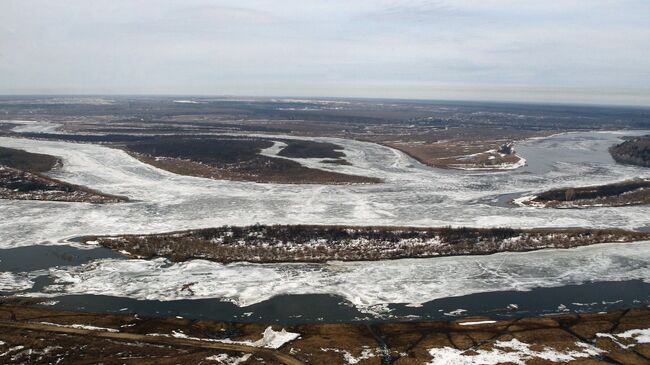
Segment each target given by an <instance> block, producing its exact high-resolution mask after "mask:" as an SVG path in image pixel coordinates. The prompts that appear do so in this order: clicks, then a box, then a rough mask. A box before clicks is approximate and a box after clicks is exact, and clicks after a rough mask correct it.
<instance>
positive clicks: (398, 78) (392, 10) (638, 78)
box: [0, 0, 650, 105]
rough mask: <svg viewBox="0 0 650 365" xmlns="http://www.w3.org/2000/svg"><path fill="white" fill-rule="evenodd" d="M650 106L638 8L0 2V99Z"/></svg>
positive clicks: (570, 1)
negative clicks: (90, 96)
mask: <svg viewBox="0 0 650 365" xmlns="http://www.w3.org/2000/svg"><path fill="white" fill-rule="evenodd" d="M12 93H23V94H24V93H79V94H84V93H94V94H105V93H112V94H115V93H117V94H134V93H147V94H209V95H224V94H231V95H285V96H363V97H393V98H423V99H474V100H533V101H553V102H595V103H609V104H616V103H623V104H643V105H650V1H648V0H548V1H541V0H535V1H526V0H476V1H472V0H457V1H451V0H448V1H417V0H407V1H385V0H327V1H308V0H269V1H256V0H237V1H234V0H233V1H229V0H224V1H221V0H214V1H208V0H175V1H171V0H128V1H127V0H67V1H66V0H56V1H54V0H15V1H14V0H0V94H12Z"/></svg>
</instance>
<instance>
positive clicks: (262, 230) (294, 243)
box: [83, 225, 650, 263]
mask: <svg viewBox="0 0 650 365" xmlns="http://www.w3.org/2000/svg"><path fill="white" fill-rule="evenodd" d="M643 239H650V233H648V232H646V233H643V232H632V231H624V230H618V229H606V230H603V229H600V230H598V229H531V230H525V229H513V228H465V227H461V228H452V227H442V228H417V227H348V226H313V225H270V226H266V225H254V226H247V227H231V226H223V227H217V228H210V229H200V230H191V231H184V232H173V233H163V234H153V235H125V236H112V237H111V236H104V237H85V238H84V239H83V242H88V241H94V242H97V243H99V244H101V245H103V246H105V247H109V248H112V249H115V250H119V251H126V252H128V253H130V254H132V255H135V256H138V257H144V258H152V257H156V256H164V257H167V258H169V259H171V260H173V261H184V260H188V259H196V258H202V259H208V260H214V261H219V262H234V261H249V262H260V263H262V262H322V261H327V260H345V261H357V260H384V259H397V258H415V257H435V256H449V255H476V254H490V253H495V252H503V251H528V250H535V249H541V248H550V247H554V248H569V247H576V246H583V245H589V244H595V243H603V242H627V241H635V240H643Z"/></svg>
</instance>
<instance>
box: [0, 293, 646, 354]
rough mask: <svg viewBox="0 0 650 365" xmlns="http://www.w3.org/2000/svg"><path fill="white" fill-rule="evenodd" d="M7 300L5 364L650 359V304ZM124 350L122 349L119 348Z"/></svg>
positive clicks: (2, 339) (2, 318)
mask: <svg viewBox="0 0 650 365" xmlns="http://www.w3.org/2000/svg"><path fill="white" fill-rule="evenodd" d="M37 301H38V300H34V301H31V302H20V301H12V300H5V302H4V304H1V305H0V327H1V328H2V330H1V331H0V357H1V358H2V362H3V363H5V364H19V363H25V362H29V363H51V362H54V363H59V364H75V363H79V362H85V363H93V362H96V361H101V362H103V363H110V364H112V363H126V364H142V363H156V364H175V363H204V364H233V363H237V364H262V363H265V364H291V365H294V364H296V365H297V364H308V363H312V364H377V365H379V364H384V363H392V364H402V365H406V364H449V363H468V364H469V363H477V362H480V361H483V362H485V361H488V360H489V363H490V364H501V363H529V362H530V363H548V362H566V363H576V364H577V363H580V364H584V363H590V364H591V363H594V364H597V363H617V364H644V363H647V362H648V361H650V340H649V336H650V328H649V327H650V309H648V308H639V309H623V310H615V311H610V312H600V313H583V314H554V315H548V316H543V317H524V318H516V319H510V320H493V319H490V318H488V317H475V318H463V319H460V320H453V321H417V322H389V323H375V324H349V323H347V324H346V323H338V324H302V325H300V324H295V325H278V324H274V325H267V324H263V323H230V322H218V321H209V320H191V319H186V318H182V317H148V318H147V317H140V316H138V315H137V314H135V313H125V314H104V313H101V314H100V313H91V312H72V311H59V310H52V309H48V308H42V307H34V306H33V305H34V304H35V303H36V302H37ZM118 354H119V356H118Z"/></svg>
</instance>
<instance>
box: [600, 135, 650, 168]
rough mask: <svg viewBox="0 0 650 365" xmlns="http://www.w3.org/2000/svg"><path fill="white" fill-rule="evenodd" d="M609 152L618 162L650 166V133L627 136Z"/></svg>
mask: <svg viewBox="0 0 650 365" xmlns="http://www.w3.org/2000/svg"><path fill="white" fill-rule="evenodd" d="M609 153H610V154H611V155H612V157H613V158H614V160H615V161H616V162H618V163H622V164H630V165H638V166H645V167H650V135H647V136H643V137H632V138H629V139H628V140H626V141H625V142H623V143H621V144H617V145H616V146H613V147H611V148H610V149H609Z"/></svg>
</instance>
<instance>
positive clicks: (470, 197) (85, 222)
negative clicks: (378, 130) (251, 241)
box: [0, 132, 650, 308]
mask: <svg viewBox="0 0 650 365" xmlns="http://www.w3.org/2000/svg"><path fill="white" fill-rule="evenodd" d="M628 133H629V134H631V133H632V132H625V134H628ZM622 135H623V134H621V133H616V132H607V133H596V132H585V133H569V134H561V135H556V136H552V137H548V138H537V139H530V140H527V141H524V142H521V143H519V144H518V145H517V146H516V148H517V150H518V153H519V154H520V155H521V156H522V157H524V158H525V159H526V160H527V166H525V167H523V168H520V169H517V170H514V171H507V172H465V171H448V170H441V169H434V168H429V167H426V166H423V165H421V164H419V163H418V162H416V161H414V160H413V159H411V158H409V157H408V156H406V155H404V154H403V153H401V152H399V151H396V150H394V149H390V148H387V147H384V146H380V145H376V144H372V143H366V142H359V141H350V140H341V139H333V138H322V139H321V140H325V141H330V142H334V143H337V144H339V145H342V146H344V147H345V151H344V152H345V154H346V156H347V159H348V161H350V162H351V163H352V166H345V165H332V164H323V163H321V162H320V160H317V159H296V160H297V161H299V162H301V163H303V164H305V165H308V166H313V167H320V168H325V169H330V170H332V171H339V172H344V173H350V174H359V175H366V176H375V177H380V178H382V179H384V181H385V182H384V183H382V184H376V185H343V186H323V185H298V184H293V185H292V184H258V183H250V182H233V181H214V180H209V179H203V178H195V177H187V176H180V175H175V174H172V173H169V172H166V171H162V170H159V169H157V168H154V167H151V166H149V165H146V164H143V163H141V162H139V161H138V160H136V159H133V158H131V157H130V156H128V155H127V154H126V153H124V152H123V151H121V150H117V149H111V148H108V147H105V146H100V145H93V144H82V143H68V142H56V141H38V140H29V139H17V138H6V137H4V138H0V146H4V147H12V148H19V149H24V150H27V151H30V152H37V153H46V154H52V155H56V156H59V157H61V158H62V159H63V167H62V168H60V169H58V170H56V171H54V172H52V173H51V175H52V176H53V177H55V178H58V179H61V180H64V181H67V182H70V183H74V184H81V185H86V186H89V187H92V188H95V189H98V190H100V191H103V192H106V193H111V194H118V195H125V196H128V197H129V198H131V199H132V200H134V201H133V202H129V203H123V204H107V205H93V204H85V203H59V202H37V201H9V200H4V201H0V249H2V248H11V247H17V246H27V245H35V244H41V243H44V244H63V243H66V240H67V239H69V238H71V237H75V236H79V235H87V234H117V233H145V232H161V231H170V230H178V229H187V228H199V227H210V226H218V225H224V224H232V225H246V224H253V223H267V224H272V223H316V224H359V225H367V224H371V225H415V226H443V225H453V226H463V225H464V226H476V227H490V226H513V227H566V226H582V227H599V228H602V227H621V228H638V227H643V226H647V225H648V224H650V222H649V219H648V217H650V207H647V206H639V207H624V208H598V209H575V210H573V209H565V210H553V209H539V208H513V207H507V206H503V205H502V204H497V201H498V200H499V198H500V197H501V196H503V195H505V194H512V195H514V196H517V195H520V194H527V193H530V192H535V191H540V190H546V189H550V188H555V187H562V186H570V185H589V184H602V183H610V182H615V181H620V180H624V179H630V178H635V177H649V176H650V173H649V172H648V170H647V169H643V168H639V167H634V166H623V165H618V164H615V163H614V161H613V160H612V159H611V157H610V156H609V154H608V153H607V148H608V147H609V146H611V145H612V144H614V143H617V142H619V141H620V139H619V138H620V137H621V136H622ZM276 150H277V148H276V149H273V148H272V149H268V150H267V151H265V153H266V154H271V155H273V154H275V153H277V151H276ZM648 251H649V250H648V243H636V244H628V245H620V244H619V245H616V246H613V245H598V246H593V247H587V248H582V249H577V250H566V251H561V250H552V251H540V252H533V253H526V254H499V255H491V256H480V257H472V256H468V257H450V258H437V259H419V260H396V261H390V262H381V263H378V262H362V263H327V264H322V265H314V264H311V265H301V264H278V265H254V264H246V263H240V264H231V265H221V264H217V263H212V262H207V261H202V260H193V261H189V262H185V263H178V264H170V263H169V262H167V261H166V260H163V259H157V260H151V261H146V260H111V259H101V260H97V261H95V262H92V263H89V264H86V265H82V266H77V267H63V268H58V269H52V270H51V271H50V275H51V276H52V277H54V278H55V279H56V281H57V283H56V284H55V285H53V286H50V287H48V288H47V290H49V291H50V292H53V293H77V294H82V293H95V294H109V295H116V296H128V297H133V298H143V299H144V298H147V299H154V298H155V299H162V300H171V299H177V298H185V297H187V296H188V295H189V292H188V291H184V292H181V287H182V285H183V284H187V283H190V282H196V283H197V284H195V285H194V286H193V287H192V289H193V292H194V296H193V297H201V298H206V297H209V298H220V299H223V300H229V301H233V302H235V303H237V304H239V305H248V304H251V303H256V302H258V301H261V300H265V299H268V298H270V297H272V296H274V295H278V294H306V293H327V294H338V295H342V296H343V297H345V298H347V299H348V300H349V301H350V302H352V303H354V304H355V305H356V306H358V307H359V308H362V307H370V306H375V305H380V304H385V303H422V302H425V301H429V300H432V299H436V298H440V297H445V296H450V295H462V294H470V293H475V292H481V291H488V290H489V291H492V290H510V289H515V290H523V289H530V288H533V287H544V286H561V285H566V284H575V283H581V282H585V281H588V280H593V279H595V278H597V279H599V280H600V279H602V280H628V279H634V278H639V279H646V278H648V277H650V271H648V269H649V267H650V253H648ZM9 279H10V278H9V276H6V277H3V281H5V282H6V281H7V280H9ZM5 284H6V285H7V286H8V285H9V283H5ZM22 285H24V283H23V284H22Z"/></svg>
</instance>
